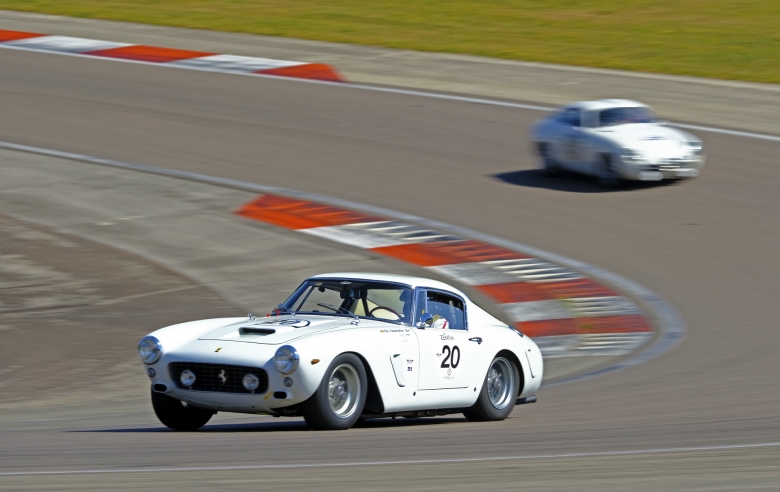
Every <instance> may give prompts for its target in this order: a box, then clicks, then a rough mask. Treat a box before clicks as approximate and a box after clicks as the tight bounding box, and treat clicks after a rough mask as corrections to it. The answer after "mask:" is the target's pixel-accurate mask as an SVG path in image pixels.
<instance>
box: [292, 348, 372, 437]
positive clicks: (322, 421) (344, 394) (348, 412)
mask: <svg viewBox="0 0 780 492" xmlns="http://www.w3.org/2000/svg"><path fill="white" fill-rule="evenodd" d="M367 392H368V379H367V378H366V369H365V367H363V362H361V360H360V358H359V357H358V356H356V355H354V354H341V355H339V356H338V357H336V358H335V359H333V362H331V364H330V366H329V367H328V370H327V371H325V377H324V378H322V382H321V383H320V386H319V387H318V388H317V391H315V392H314V394H313V395H312V396H311V398H309V399H308V400H306V401H305V402H303V404H302V405H301V413H302V414H303V418H304V419H305V420H306V423H307V424H309V427H311V428H313V429H317V430H346V429H349V428H350V427H352V426H353V425H354V424H355V423H356V422H357V421H358V419H359V418H360V414H361V413H362V412H363V406H364V405H365V403H366V396H367V394H368V393H367Z"/></svg>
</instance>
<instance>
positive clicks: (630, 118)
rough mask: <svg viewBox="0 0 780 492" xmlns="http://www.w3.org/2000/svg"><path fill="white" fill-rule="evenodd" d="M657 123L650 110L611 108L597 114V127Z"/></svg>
mask: <svg viewBox="0 0 780 492" xmlns="http://www.w3.org/2000/svg"><path fill="white" fill-rule="evenodd" d="M657 121H658V118H656V116H655V114H653V111H652V110H651V109H650V108H646V107H638V108H637V107H633V108H612V109H605V110H604V111H601V112H600V113H599V126H610V125H622V124H625V123H655V122H657Z"/></svg>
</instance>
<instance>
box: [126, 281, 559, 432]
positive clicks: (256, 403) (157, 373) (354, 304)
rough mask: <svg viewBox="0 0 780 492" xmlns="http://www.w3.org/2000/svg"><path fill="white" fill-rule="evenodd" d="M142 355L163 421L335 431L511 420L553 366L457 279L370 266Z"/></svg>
mask: <svg viewBox="0 0 780 492" xmlns="http://www.w3.org/2000/svg"><path fill="white" fill-rule="evenodd" d="M138 355H139V357H140V358H141V361H142V362H143V364H144V369H145V370H146V374H147V375H148V376H149V379H150V381H151V386H152V405H153V407H154V411H155V413H156V414H157V417H158V418H159V419H160V421H161V422H162V423H163V424H165V425H166V426H168V427H170V428H172V429H176V430H195V429H198V428H200V427H202V426H203V425H205V424H206V422H208V421H209V419H210V418H211V416H212V415H213V414H215V413H216V412H218V411H219V412H239V413H251V414H270V415H273V416H275V417H283V416H303V417H304V419H305V420H306V422H307V423H308V425H309V426H311V427H313V428H316V429H334V430H335V429H348V428H350V427H351V426H352V425H353V424H354V423H355V422H357V421H358V419H365V418H374V417H396V416H403V417H423V416H433V415H445V414H451V413H463V414H464V415H465V416H466V417H468V418H469V419H471V420H502V419H504V418H506V417H507V416H508V415H509V413H510V412H511V411H512V409H513V408H514V407H515V405H516V404H520V403H532V402H534V401H536V397H535V396H534V393H535V392H536V390H537V389H538V388H539V386H540V384H541V381H542V371H543V364H542V354H541V352H540V351H539V348H538V347H537V346H536V344H535V343H534V342H533V341H531V340H530V339H529V338H528V337H526V336H524V335H522V334H521V333H520V332H518V331H517V330H515V329H513V328H510V327H509V326H507V325H506V324H504V323H502V322H500V321H499V320H497V319H496V318H494V317H493V316H491V315H489V314H488V313H487V312H485V311H484V310H482V309H481V308H480V307H479V306H477V305H476V304H474V303H473V302H471V301H470V300H469V299H468V298H467V297H466V296H465V295H464V294H463V293H462V292H459V291H458V290H456V289H454V288H452V287H451V286H449V285H447V284H444V283H441V282H437V281H434V280H428V279H424V278H416V277H407V276H399V275H375V274H362V273H361V274H355V273H340V274H327V275H318V276H315V277H312V278H309V279H308V280H306V281H305V282H303V283H302V284H301V285H300V286H299V287H298V288H297V289H296V290H295V292H293V294H292V295H291V296H290V297H289V298H288V299H287V300H286V301H285V302H283V303H281V304H279V306H278V307H277V308H275V309H274V310H273V312H272V313H271V314H269V315H268V316H267V317H265V318H255V317H253V316H251V315H250V316H248V317H242V318H226V319H208V320H202V321H192V322H189V323H182V324H178V325H173V326H169V327H167V328H162V329H160V330H157V331H155V332H153V333H151V334H149V335H148V336H146V337H144V338H143V339H141V341H140V342H139V344H138Z"/></svg>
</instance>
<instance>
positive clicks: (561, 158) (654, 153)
mask: <svg viewBox="0 0 780 492" xmlns="http://www.w3.org/2000/svg"><path fill="white" fill-rule="evenodd" d="M531 138H532V140H533V142H534V144H535V145H536V149H537V150H538V152H539V155H540V156H541V159H542V166H543V167H544V168H545V169H546V170H547V171H549V172H551V173H554V172H555V171H558V170H567V171H573V172H577V173H581V174H586V175H591V176H596V177H597V178H598V179H599V181H600V182H602V183H604V184H616V183H618V182H620V181H621V180H639V181H660V180H663V179H679V178H692V177H696V176H698V175H699V173H700V172H701V169H702V167H703V166H704V160H705V159H704V149H703V147H702V142H701V140H700V139H698V138H697V137H695V136H694V135H691V134H690V133H687V132H684V131H682V130H679V129H676V128H672V127H670V126H668V124H667V123H666V122H664V121H662V120H659V119H658V118H657V117H656V116H655V114H654V113H653V111H652V109H650V107H648V106H646V105H644V104H642V103H638V102H636V101H628V100H623V99H605V100H601V101H583V102H577V103H574V104H570V105H568V106H564V107H563V108H561V109H559V110H558V111H555V112H554V113H553V114H552V115H550V116H549V117H547V118H545V119H543V120H541V121H539V122H538V123H537V124H536V125H534V127H533V130H532V136H531Z"/></svg>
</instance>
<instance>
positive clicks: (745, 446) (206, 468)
mask: <svg viewBox="0 0 780 492" xmlns="http://www.w3.org/2000/svg"><path fill="white" fill-rule="evenodd" d="M775 446H780V442H764V443H754V444H724V445H716V446H691V447H679V448H650V449H627V450H624V451H594V452H589V453H561V454H536V455H534V454H522V455H515V456H486V457H477V458H451V459H447V458H444V459H430V460H394V461H352V462H333V463H280V464H277V465H244V466H241V465H236V466H178V467H177V466H172V467H159V468H158V467H147V468H105V469H94V470H89V469H84V470H30V471H19V472H0V477H13V476H41V475H95V474H101V473H103V474H108V473H161V472H206V471H215V472H219V471H234V470H274V469H276V470H279V469H288V468H332V467H352V466H393V465H436V464H448V463H478V462H486V461H512V460H546V459H571V458H598V457H602V456H603V457H611V456H636V455H647V454H672V453H696V452H700V453H703V452H716V451H733V450H739V449H757V448H769V447H775Z"/></svg>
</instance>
